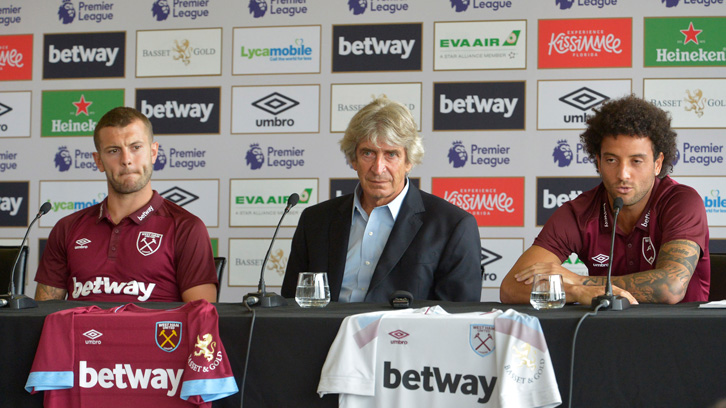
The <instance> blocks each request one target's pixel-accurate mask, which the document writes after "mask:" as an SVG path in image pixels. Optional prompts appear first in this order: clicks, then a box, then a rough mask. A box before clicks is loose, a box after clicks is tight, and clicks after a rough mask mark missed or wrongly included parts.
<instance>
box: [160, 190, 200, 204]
mask: <svg viewBox="0 0 726 408" xmlns="http://www.w3.org/2000/svg"><path fill="white" fill-rule="evenodd" d="M159 195H161V196H162V197H164V198H166V199H167V200H169V201H171V202H172V203H174V204H176V205H178V206H180V207H184V206H185V205H187V204H189V203H191V202H192V201H196V200H198V199H199V196H198V195H196V194H194V193H191V192H189V191H186V190H184V189H183V188H181V187H177V186H175V187H172V188H170V189H168V190H166V191H164V192H163V193H160V194H159Z"/></svg>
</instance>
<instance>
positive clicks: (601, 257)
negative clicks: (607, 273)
mask: <svg viewBox="0 0 726 408" xmlns="http://www.w3.org/2000/svg"><path fill="white" fill-rule="evenodd" d="M592 260H593V261H595V262H597V263H599V264H604V263H605V262H607V261H609V260H610V257H609V256H607V255H605V254H599V255H595V256H593V257H592Z"/></svg>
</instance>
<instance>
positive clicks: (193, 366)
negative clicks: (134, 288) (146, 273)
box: [25, 300, 238, 408]
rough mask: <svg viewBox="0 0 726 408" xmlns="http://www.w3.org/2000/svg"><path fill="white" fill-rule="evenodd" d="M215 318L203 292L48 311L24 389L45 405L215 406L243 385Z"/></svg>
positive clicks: (50, 407) (95, 407)
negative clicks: (176, 299) (156, 304)
mask: <svg viewBox="0 0 726 408" xmlns="http://www.w3.org/2000/svg"><path fill="white" fill-rule="evenodd" d="M217 323H218V316H217V310H216V308H215V307H214V306H212V305H211V304H210V303H209V302H207V301H206V300H197V301H194V302H190V303H187V304H185V305H183V306H181V307H179V308H175V309H170V310H152V309H146V308H142V307H139V306H136V305H134V304H128V305H124V306H120V307H116V308H111V309H101V308H99V307H98V306H89V307H79V308H74V309H69V310H64V311H60V312H56V313H53V314H50V315H48V316H47V317H46V319H45V323H44V325H43V332H42V335H41V338H40V343H39V345H38V349H37V351H36V354H35V360H34V361H33V367H32V369H31V372H30V375H29V377H28V381H27V383H26V385H25V389H26V390H27V391H29V392H31V393H35V392H38V391H44V392H45V395H44V401H45V404H44V405H45V407H46V408H70V407H93V408H98V407H102V408H111V407H134V408H144V407H154V408H157V407H211V406H212V404H211V401H214V400H217V399H220V398H224V397H227V396H229V395H232V394H235V393H236V392H237V391H238V388H237V383H236V382H235V379H234V376H233V374H232V369H231V367H230V364H229V359H228V358H227V355H226V353H225V350H224V347H223V345H222V342H221V340H220V338H219V331H218V326H217Z"/></svg>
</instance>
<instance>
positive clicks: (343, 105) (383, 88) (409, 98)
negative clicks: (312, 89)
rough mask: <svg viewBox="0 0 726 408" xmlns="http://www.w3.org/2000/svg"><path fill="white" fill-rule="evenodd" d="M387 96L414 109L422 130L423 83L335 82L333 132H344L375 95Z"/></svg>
mask: <svg viewBox="0 0 726 408" xmlns="http://www.w3.org/2000/svg"><path fill="white" fill-rule="evenodd" d="M381 96H386V97H388V99H390V100H392V101H397V102H399V103H401V104H403V106H405V107H407V108H408V110H409V111H411V115H412V116H413V120H414V122H415V123H416V125H417V126H418V131H421V83H420V82H417V83H398V84H396V83H367V84H332V85H331V89H330V131H331V132H345V129H346V128H347V127H348V123H350V120H351V119H352V118H353V116H354V115H355V114H356V113H357V112H358V111H359V110H360V109H361V108H363V107H364V106H366V105H368V104H369V103H371V101H372V100H373V98H377V97H381Z"/></svg>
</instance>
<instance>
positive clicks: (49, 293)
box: [35, 283, 68, 300]
mask: <svg viewBox="0 0 726 408" xmlns="http://www.w3.org/2000/svg"><path fill="white" fill-rule="evenodd" d="M67 293H68V291H67V290H65V289H61V288H56V287H53V286H48V285H44V284H42V283H38V287H36V288H35V300H63V299H65V298H66V294H67Z"/></svg>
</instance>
